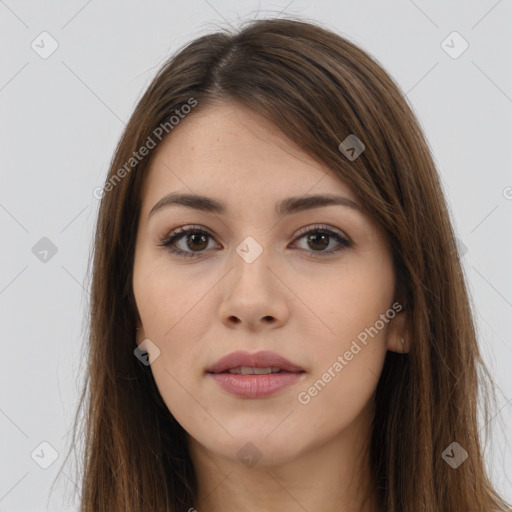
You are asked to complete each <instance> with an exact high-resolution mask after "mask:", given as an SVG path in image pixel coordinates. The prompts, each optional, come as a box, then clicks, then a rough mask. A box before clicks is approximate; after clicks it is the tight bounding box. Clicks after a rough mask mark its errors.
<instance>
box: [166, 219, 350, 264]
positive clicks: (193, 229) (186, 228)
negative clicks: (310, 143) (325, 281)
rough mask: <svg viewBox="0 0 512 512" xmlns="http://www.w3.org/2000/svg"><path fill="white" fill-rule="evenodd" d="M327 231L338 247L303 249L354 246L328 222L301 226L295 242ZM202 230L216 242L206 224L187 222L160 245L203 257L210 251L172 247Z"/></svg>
mask: <svg viewBox="0 0 512 512" xmlns="http://www.w3.org/2000/svg"><path fill="white" fill-rule="evenodd" d="M315 231H317V232H322V231H324V232H327V234H328V236H330V237H334V238H336V239H337V240H338V248H336V249H330V250H329V251H312V250H308V249H302V251H305V252H307V253H309V254H310V255H312V256H313V257H327V256H330V255H333V254H335V253H338V252H340V251H341V250H343V249H347V248H349V247H352V245H353V242H352V240H351V239H350V237H349V236H347V235H345V233H344V232H343V231H341V230H339V229H337V228H334V227H331V226H328V225H326V224H312V225H308V226H304V227H303V228H301V229H300V230H299V231H298V232H296V233H295V234H294V237H293V242H296V241H297V240H298V239H300V238H302V237H303V236H304V235H305V234H307V233H310V232H315ZM197 232H202V233H205V234H206V235H208V236H209V237H211V238H212V239H213V240H215V242H216V243H217V244H218V242H217V241H216V237H215V235H214V234H213V233H212V232H211V231H210V230H209V229H208V228H207V227H205V226H202V225H200V224H190V225H189V224H187V225H183V226H179V227H177V228H175V229H173V230H171V231H170V233H168V234H167V235H166V236H165V237H164V238H163V239H162V240H161V243H159V244H158V245H159V246H163V247H165V248H167V249H168V250H169V252H171V253H174V254H177V255H178V256H185V257H203V254H207V252H209V251H199V252H194V251H183V250H181V249H175V248H174V249H173V248H171V246H172V244H173V243H174V242H175V241H177V240H181V239H182V238H183V237H184V236H186V235H187V234H189V233H197Z"/></svg>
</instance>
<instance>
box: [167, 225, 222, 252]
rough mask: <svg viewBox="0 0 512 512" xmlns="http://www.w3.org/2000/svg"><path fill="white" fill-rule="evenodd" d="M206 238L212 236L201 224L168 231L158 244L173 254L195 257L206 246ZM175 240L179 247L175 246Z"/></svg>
mask: <svg viewBox="0 0 512 512" xmlns="http://www.w3.org/2000/svg"><path fill="white" fill-rule="evenodd" d="M208 238H213V237H212V235H211V234H210V233H209V232H208V231H207V230H206V229H205V228H203V227H202V226H189V227H186V228H183V227H179V228H177V229H175V230H174V231H172V232H171V233H169V235H168V236H167V237H166V238H165V239H164V240H163V241H162V243H161V244H159V245H160V246H164V247H167V250H168V251H170V252H171V253H173V254H178V255H180V256H185V257H195V256H198V255H199V254H200V253H201V252H204V251H203V250H204V249H205V248H206V247H208ZM176 242H178V243H181V247H175V243H176ZM187 249H192V251H191V252H190V251H188V250H187ZM196 249H197V250H196Z"/></svg>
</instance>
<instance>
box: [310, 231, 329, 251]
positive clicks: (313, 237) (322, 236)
mask: <svg viewBox="0 0 512 512" xmlns="http://www.w3.org/2000/svg"><path fill="white" fill-rule="evenodd" d="M318 237H321V238H322V241H323V242H324V243H323V244H322V245H321V247H316V248H317V249H325V248H326V247H327V246H328V245H329V241H328V238H329V235H326V234H324V233H319V234H315V235H310V236H309V244H310V246H311V247H312V248H313V249H315V247H314V244H315V243H317V242H318V240H316V242H315V241H313V245H312V244H311V242H312V240H315V239H317V238H318Z"/></svg>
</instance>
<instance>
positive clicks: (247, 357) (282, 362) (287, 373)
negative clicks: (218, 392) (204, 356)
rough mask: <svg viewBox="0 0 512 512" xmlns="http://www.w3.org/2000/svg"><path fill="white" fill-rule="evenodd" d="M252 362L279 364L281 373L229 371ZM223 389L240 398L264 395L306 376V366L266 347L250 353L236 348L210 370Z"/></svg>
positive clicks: (256, 365)
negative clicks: (265, 349)
mask: <svg viewBox="0 0 512 512" xmlns="http://www.w3.org/2000/svg"><path fill="white" fill-rule="evenodd" d="M241 366H249V367H253V368H267V367H274V368H280V369H281V370H282V371H281V372H280V373H270V374H262V375H243V374H234V373H222V372H227V371H228V370H230V369H232V368H238V367H241ZM206 372H207V375H208V377H209V378H211V379H213V380H214V381H215V382H216V383H217V384H218V385H219V386H220V387H221V388H222V389H223V390H224V391H227V392H228V393H230V394H232V395H235V396H238V397H240V398H265V397H267V396H270V395H273V394H275V393H277V392H278V391H281V390H282V389H285V388H287V387H289V386H292V385H294V384H296V383H297V382H299V381H300V380H302V379H303V377H304V375H305V370H304V369H303V368H301V367H300V366H298V365H296V364H294V363H292V362H291V361H289V360H288V359H286V358H284V357H283V356H280V355H279V354H276V353H275V352H269V351H263V352H256V353H254V354H251V353H249V352H244V351H236V352H232V353H231V354H228V355H227V356H225V357H223V358H221V359H219V360H218V361H217V362H216V363H215V364H214V365H212V366H210V367H209V368H208V369H207V370H206Z"/></svg>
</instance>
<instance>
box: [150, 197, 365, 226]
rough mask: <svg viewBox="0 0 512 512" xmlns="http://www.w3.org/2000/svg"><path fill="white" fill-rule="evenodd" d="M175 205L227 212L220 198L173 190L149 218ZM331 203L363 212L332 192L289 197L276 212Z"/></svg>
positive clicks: (152, 210) (280, 204)
mask: <svg viewBox="0 0 512 512" xmlns="http://www.w3.org/2000/svg"><path fill="white" fill-rule="evenodd" d="M174 205H179V206H185V207H188V208H193V209H195V210H200V211H204V212H210V213H217V214H223V213H226V212H227V206H226V204H225V203H223V202H222V201H220V200H218V199H214V198H211V197H207V196H203V195H198V194H179V193H176V192H172V193H170V194H167V195H165V196H164V197H162V198H161V199H160V200H159V201H158V203H156V204H155V206H153V208H152V209H151V211H150V212H149V215H148V219H149V218H150V217H151V216H152V215H154V214H155V213H156V212H158V211H161V210H162V209H164V208H167V207H169V206H174ZM331 205H338V206H345V207H347V208H351V209H353V210H356V211H358V212H360V213H362V212H363V209H362V207H361V206H360V205H359V204H358V203H356V202H355V201H352V200H351V199H349V198H348V197H343V196H337V195H331V194H317V195H311V196H301V197H300V196H299V197H288V198H286V199H283V200H282V201H280V202H279V203H277V204H276V208H275V212H276V215H277V216H278V217H284V216H285V215H291V214H293V213H298V212H302V211H305V210H310V209H313V208H321V207H323V206H331Z"/></svg>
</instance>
